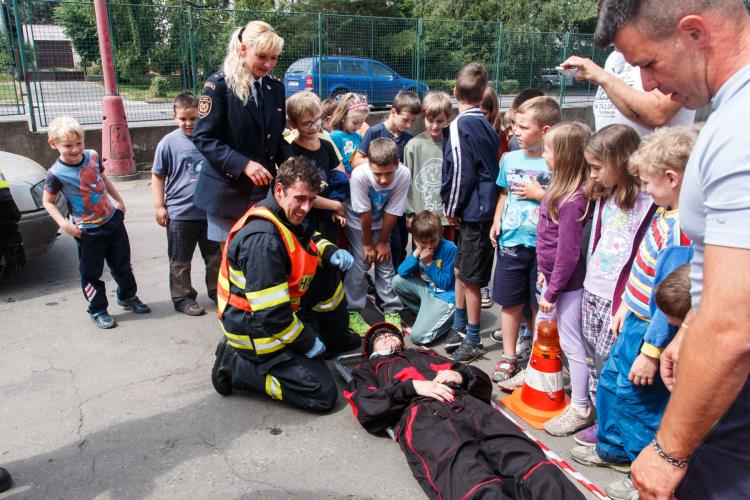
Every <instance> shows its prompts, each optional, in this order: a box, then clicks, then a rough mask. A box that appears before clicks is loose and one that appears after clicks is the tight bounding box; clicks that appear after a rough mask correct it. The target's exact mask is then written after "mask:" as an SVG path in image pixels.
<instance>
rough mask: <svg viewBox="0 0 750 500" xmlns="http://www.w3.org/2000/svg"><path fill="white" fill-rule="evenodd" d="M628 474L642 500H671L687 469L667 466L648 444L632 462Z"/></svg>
mask: <svg viewBox="0 0 750 500" xmlns="http://www.w3.org/2000/svg"><path fill="white" fill-rule="evenodd" d="M630 472H631V474H632V479H633V486H635V487H636V488H637V489H638V493H640V494H641V498H642V499H643V500H651V499H653V500H671V499H672V498H674V490H675V489H676V488H677V486H678V485H679V484H680V481H682V478H683V477H685V472H687V469H686V468H680V467H675V466H674V465H671V464H669V463H668V462H667V461H666V460H664V459H663V458H661V457H660V456H659V455H657V454H656V450H654V447H653V446H651V444H650V443H649V445H648V446H646V447H645V448H644V449H643V451H641V453H640V454H639V455H638V458H636V459H635V462H633V465H632V467H631V468H630Z"/></svg>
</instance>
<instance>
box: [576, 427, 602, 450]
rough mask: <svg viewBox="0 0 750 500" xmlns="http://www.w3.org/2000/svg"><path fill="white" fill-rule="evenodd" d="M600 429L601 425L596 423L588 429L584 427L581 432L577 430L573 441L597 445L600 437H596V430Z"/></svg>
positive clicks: (582, 444) (584, 444)
mask: <svg viewBox="0 0 750 500" xmlns="http://www.w3.org/2000/svg"><path fill="white" fill-rule="evenodd" d="M598 430H599V426H597V425H596V424H594V425H592V426H591V427H589V428H588V429H583V430H582V431H580V432H576V433H575V435H574V436H573V441H575V442H576V443H578V444H580V445H581V446H596V443H598V442H599V439H598V438H597V437H596V432H597V431H598Z"/></svg>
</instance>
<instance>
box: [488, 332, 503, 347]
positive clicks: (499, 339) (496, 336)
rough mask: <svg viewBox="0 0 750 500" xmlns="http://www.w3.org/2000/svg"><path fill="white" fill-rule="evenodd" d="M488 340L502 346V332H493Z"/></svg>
mask: <svg viewBox="0 0 750 500" xmlns="http://www.w3.org/2000/svg"><path fill="white" fill-rule="evenodd" d="M490 340H491V341H493V342H496V343H498V344H500V345H502V344H503V331H502V330H495V331H494V332H492V333H490Z"/></svg>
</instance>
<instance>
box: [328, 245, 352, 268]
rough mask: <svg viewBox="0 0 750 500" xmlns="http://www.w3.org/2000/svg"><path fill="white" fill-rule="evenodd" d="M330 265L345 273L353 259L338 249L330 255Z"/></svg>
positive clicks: (347, 253) (350, 255) (344, 251)
mask: <svg viewBox="0 0 750 500" xmlns="http://www.w3.org/2000/svg"><path fill="white" fill-rule="evenodd" d="M331 264H333V265H334V266H336V267H338V268H339V269H341V270H342V271H344V272H346V271H348V270H349V269H350V268H351V267H352V264H354V257H352V254H350V253H349V252H347V251H346V250H343V249H341V248H340V249H338V250H336V251H335V252H333V255H331Z"/></svg>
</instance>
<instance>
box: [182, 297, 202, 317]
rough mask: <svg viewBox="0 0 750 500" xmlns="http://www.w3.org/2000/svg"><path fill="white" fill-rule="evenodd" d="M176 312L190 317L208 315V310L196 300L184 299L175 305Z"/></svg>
mask: <svg viewBox="0 0 750 500" xmlns="http://www.w3.org/2000/svg"><path fill="white" fill-rule="evenodd" d="M174 308H175V310H176V311H179V312H181V313H183V314H187V315H188V316H203V315H204V314H206V310H205V309H203V308H202V307H201V305H200V304H198V303H197V302H196V301H195V299H191V298H187V299H182V300H181V301H179V302H178V303H176V304H175V305H174Z"/></svg>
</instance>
